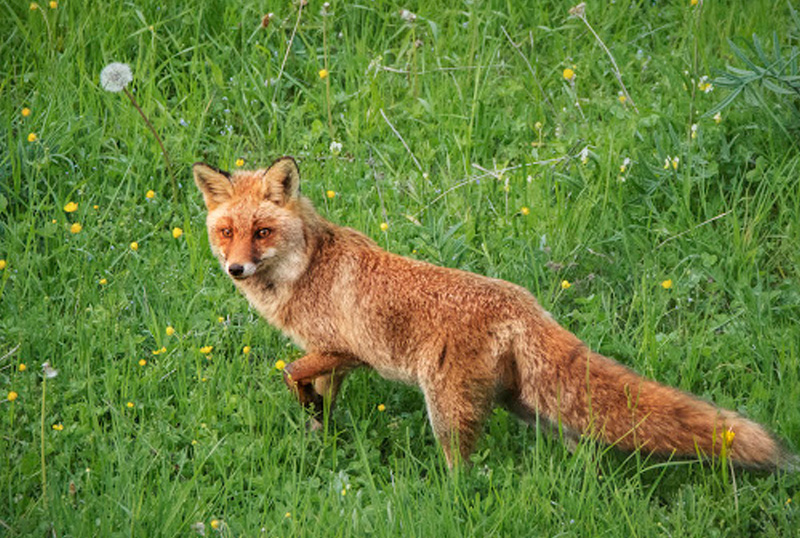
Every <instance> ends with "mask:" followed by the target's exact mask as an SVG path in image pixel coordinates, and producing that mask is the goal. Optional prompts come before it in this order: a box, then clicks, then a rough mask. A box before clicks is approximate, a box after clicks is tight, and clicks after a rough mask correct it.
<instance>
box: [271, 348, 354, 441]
mask: <svg viewBox="0 0 800 538" xmlns="http://www.w3.org/2000/svg"><path fill="white" fill-rule="evenodd" d="M359 364H360V361H358V360H357V359H356V358H354V357H351V356H348V355H344V354H340V353H322V352H312V353H309V354H308V355H306V356H304V357H302V358H300V359H297V360H296V361H294V362H292V363H290V364H287V365H286V368H284V370H283V380H284V383H286V386H287V387H289V390H291V391H292V393H294V395H295V397H296V398H297V400H298V401H299V402H300V404H301V405H302V406H303V407H305V408H307V409H311V410H312V412H313V418H312V420H311V423H310V426H311V427H312V428H314V429H316V428H318V427H319V426H320V425H321V422H320V421H321V419H322V414H323V411H324V408H325V403H326V402H327V403H328V407H329V408H330V407H331V406H332V405H333V401H334V399H335V398H336V394H337V393H338V392H339V387H340V386H341V384H342V381H343V380H344V378H345V376H346V375H347V372H348V371H349V370H351V369H352V368H354V367H356V366H358V365H359Z"/></svg>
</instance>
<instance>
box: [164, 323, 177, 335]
mask: <svg viewBox="0 0 800 538" xmlns="http://www.w3.org/2000/svg"><path fill="white" fill-rule="evenodd" d="M166 332H167V336H172V335H173V334H175V328H174V327H173V326H172V325H167V331H166Z"/></svg>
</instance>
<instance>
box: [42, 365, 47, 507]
mask: <svg viewBox="0 0 800 538" xmlns="http://www.w3.org/2000/svg"><path fill="white" fill-rule="evenodd" d="M46 393H47V376H45V377H42V420H41V435H42V439H41V452H42V503H43V506H44V507H45V508H47V468H46V467H45V463H44V410H45V395H46Z"/></svg>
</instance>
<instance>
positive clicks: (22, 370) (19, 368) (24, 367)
mask: <svg viewBox="0 0 800 538" xmlns="http://www.w3.org/2000/svg"><path fill="white" fill-rule="evenodd" d="M17 369H18V370H19V371H20V372H24V371H25V370H27V369H28V367H27V366H25V363H24V362H21V363H19V366H18V367H17Z"/></svg>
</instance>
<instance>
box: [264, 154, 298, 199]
mask: <svg viewBox="0 0 800 538" xmlns="http://www.w3.org/2000/svg"><path fill="white" fill-rule="evenodd" d="M264 186H265V187H266V191H267V199H269V200H270V201H272V202H274V203H276V204H278V205H286V204H287V203H288V202H289V201H290V200H293V199H295V198H297V196H298V195H299V194H300V169H298V168H297V163H296V162H295V160H294V159H293V158H292V157H281V158H280V159H278V160H276V161H275V162H273V163H272V166H270V167H269V170H267V172H266V173H265V174H264Z"/></svg>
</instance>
